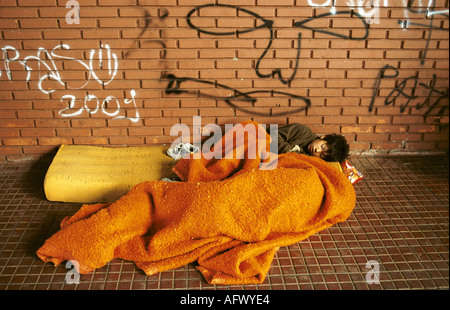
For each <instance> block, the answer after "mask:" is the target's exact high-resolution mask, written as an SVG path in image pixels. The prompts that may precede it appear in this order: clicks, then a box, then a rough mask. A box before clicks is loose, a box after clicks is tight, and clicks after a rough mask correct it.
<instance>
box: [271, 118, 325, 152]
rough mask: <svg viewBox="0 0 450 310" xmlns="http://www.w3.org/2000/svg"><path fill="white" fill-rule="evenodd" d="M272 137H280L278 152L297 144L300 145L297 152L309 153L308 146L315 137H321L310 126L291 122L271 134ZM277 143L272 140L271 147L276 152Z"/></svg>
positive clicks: (287, 150)
mask: <svg viewBox="0 0 450 310" xmlns="http://www.w3.org/2000/svg"><path fill="white" fill-rule="evenodd" d="M271 136H272V138H275V137H278V154H282V153H287V152H289V151H291V150H292V149H293V148H294V147H295V146H296V145H298V146H299V148H298V150H296V152H297V153H301V154H309V152H308V150H307V149H306V147H307V146H308V144H310V143H311V142H312V141H314V140H315V139H319V138H320V137H319V136H318V135H316V134H313V133H312V131H311V129H310V128H309V127H308V126H305V125H302V124H289V125H285V126H281V127H279V128H278V130H276V132H275V133H272V134H271ZM274 148H275V145H274V141H273V142H272V144H271V146H270V149H271V151H272V152H274V151H275V150H274Z"/></svg>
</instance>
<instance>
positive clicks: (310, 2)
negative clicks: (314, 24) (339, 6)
mask: <svg viewBox="0 0 450 310" xmlns="http://www.w3.org/2000/svg"><path fill="white" fill-rule="evenodd" d="M308 4H309V5H310V6H329V5H330V4H331V0H326V1H325V3H322V4H317V3H315V0H308Z"/></svg>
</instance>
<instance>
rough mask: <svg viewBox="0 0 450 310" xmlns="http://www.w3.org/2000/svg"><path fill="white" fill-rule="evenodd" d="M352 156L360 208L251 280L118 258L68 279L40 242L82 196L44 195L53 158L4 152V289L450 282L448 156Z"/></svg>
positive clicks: (0, 171)
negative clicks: (148, 272)
mask: <svg viewBox="0 0 450 310" xmlns="http://www.w3.org/2000/svg"><path fill="white" fill-rule="evenodd" d="M351 162H352V164H354V165H355V166H356V167H357V168H358V170H360V171H361V172H362V173H363V174H364V179H363V180H362V181H361V182H359V183H358V184H356V185H355V188H356V192H357V203H356V207H355V209H354V213H353V214H352V216H351V217H350V218H349V219H348V220H347V221H346V222H344V223H340V224H338V225H336V226H334V227H331V228H330V229H328V230H325V231H322V232H320V233H319V234H316V235H314V236H312V237H310V238H309V239H307V240H304V241H303V242H300V243H298V244H294V245H291V246H289V247H285V248H281V249H280V250H279V251H278V253H277V255H276V256H275V259H274V261H273V264H272V268H271V269H270V271H269V274H268V276H267V278H266V280H265V281H264V283H263V284H260V285H248V286H213V285H209V284H208V283H206V282H205V280H204V279H203V278H202V276H201V274H200V273H199V272H198V271H197V270H196V269H195V267H194V265H192V264H190V265H187V266H184V267H182V268H179V269H177V270H172V271H166V272H163V273H160V274H157V275H153V276H149V277H147V276H145V274H144V273H143V272H142V271H141V270H139V269H138V268H136V267H135V265H134V264H133V263H132V262H127V261H122V260H118V259H116V260H113V261H112V262H111V263H109V264H108V265H106V266H105V267H103V268H100V269H97V270H95V271H94V272H93V273H91V274H88V275H83V276H81V279H80V283H79V284H70V280H71V279H72V278H71V277H70V276H68V279H69V281H66V276H67V275H68V272H69V271H70V270H72V267H71V266H68V268H66V266H65V265H64V264H62V265H60V266H58V267H54V266H53V264H51V263H46V264H44V263H43V262H42V261H40V260H39V259H38V258H37V256H36V255H35V251H36V250H37V249H38V248H39V247H40V246H41V245H42V244H43V242H44V240H45V239H46V238H47V237H49V236H50V235H51V234H53V233H54V232H56V231H57V229H58V225H59V222H60V221H61V219H62V218H63V217H64V216H66V215H71V214H73V213H74V212H75V211H76V210H77V209H78V208H79V207H80V204H70V203H55V202H48V201H47V200H45V198H44V193H43V188H42V184H43V179H44V176H45V172H46V169H47V168H48V164H49V163H48V162H47V161H40V162H14V163H11V162H0V290H25V289H26V290H47V289H50V290H61V289H62V290H80V289H82V290H86V289H108V290H109V289H112V290H115V289H126V290H129V289H195V290H201V289H244V288H245V289H273V290H285V289H287V290H326V289H328V290H355V289H356V290H367V289H376V290H379V289H448V288H449V238H448V237H449V225H448V224H449V167H448V157H447V156H443V157H435V156H433V157H423V156H422V157H416V156H414V157H410V156H405V157H363V156H359V157H353V158H352V159H351ZM369 261H371V263H372V264H371V265H370V266H367V267H366V264H367V263H368V262H369ZM368 267H370V268H368ZM377 269H378V270H379V283H372V284H370V283H371V282H376V278H375V277H374V276H373V275H374V274H375V272H376V271H377ZM69 275H70V273H69ZM367 280H369V281H367ZM368 282H369V283H368Z"/></svg>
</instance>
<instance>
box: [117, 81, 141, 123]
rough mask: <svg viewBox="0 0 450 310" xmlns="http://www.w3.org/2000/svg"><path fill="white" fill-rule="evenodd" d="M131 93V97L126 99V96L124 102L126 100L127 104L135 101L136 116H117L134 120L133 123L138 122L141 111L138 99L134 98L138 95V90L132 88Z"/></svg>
mask: <svg viewBox="0 0 450 310" xmlns="http://www.w3.org/2000/svg"><path fill="white" fill-rule="evenodd" d="M130 94H131V99H126V98H125V101H124V102H125V104H130V103H133V106H134V109H135V110H136V116H135V117H116V118H127V119H129V120H130V121H132V122H133V123H136V122H138V121H139V111H138V108H137V106H136V100H135V99H134V97H135V96H136V91H135V90H134V89H132V90H131V91H130Z"/></svg>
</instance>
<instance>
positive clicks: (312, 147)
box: [307, 133, 350, 163]
mask: <svg viewBox="0 0 450 310" xmlns="http://www.w3.org/2000/svg"><path fill="white" fill-rule="evenodd" d="M307 149H308V152H309V153H310V154H311V155H313V156H316V157H320V158H322V159H323V160H326V161H337V162H339V163H342V162H343V161H344V160H346V159H347V158H348V155H349V149H350V148H349V145H348V143H347V139H345V137H344V136H342V135H338V134H335V133H332V134H328V135H325V136H321V137H320V139H316V140H314V141H312V142H311V143H310V144H309V145H308V147H307Z"/></svg>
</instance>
